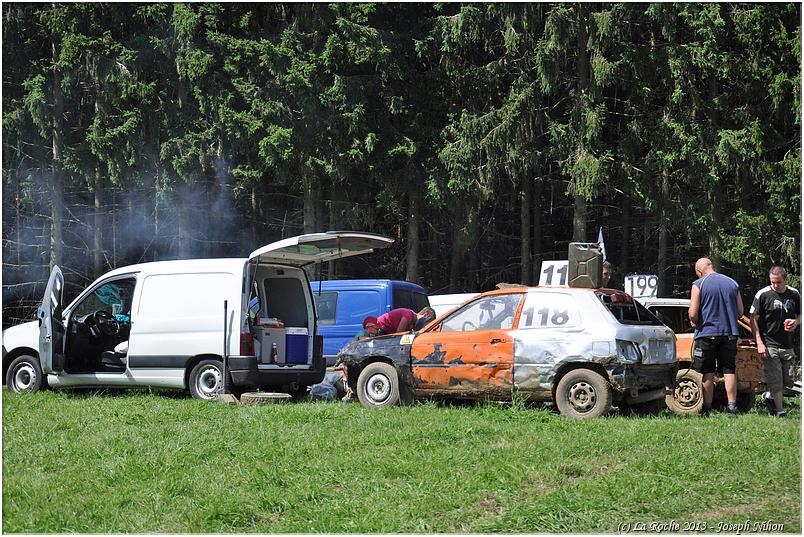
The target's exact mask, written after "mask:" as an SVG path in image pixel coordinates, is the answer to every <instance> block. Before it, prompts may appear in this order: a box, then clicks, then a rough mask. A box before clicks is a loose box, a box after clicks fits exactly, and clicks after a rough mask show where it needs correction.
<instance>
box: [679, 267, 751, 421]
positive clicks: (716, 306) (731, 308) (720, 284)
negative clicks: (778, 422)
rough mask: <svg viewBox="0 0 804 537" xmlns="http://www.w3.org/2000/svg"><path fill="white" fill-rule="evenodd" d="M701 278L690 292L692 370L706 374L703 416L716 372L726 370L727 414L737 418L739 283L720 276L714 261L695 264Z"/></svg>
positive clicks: (704, 376) (709, 407) (705, 412)
mask: <svg viewBox="0 0 804 537" xmlns="http://www.w3.org/2000/svg"><path fill="white" fill-rule="evenodd" d="M695 274H696V275H697V276H698V279H697V280H695V282H693V284H692V289H691V291H690V309H689V312H688V315H689V318H690V322H691V323H692V326H694V327H695V351H694V352H693V368H694V369H695V371H697V372H698V373H700V374H701V375H703V390H704V401H703V408H701V415H702V416H709V413H710V411H711V409H712V398H713V397H714V394H715V371H716V370H718V369H721V370H722V371H723V380H724V381H725V384H726V396H727V397H728V399H729V405H728V412H729V414H731V415H732V416H735V415H737V377H736V376H735V357H736V356H737V334H738V332H737V319H739V318H740V316H741V315H742V314H743V299H742V297H741V296H740V286H739V285H738V284H737V282H736V281H734V280H733V279H731V278H729V277H728V276H725V275H723V274H718V273H717V272H715V269H714V268H713V267H712V261H711V260H710V259H708V258H706V257H702V258H701V259H699V260H698V261H697V262H696V263H695Z"/></svg>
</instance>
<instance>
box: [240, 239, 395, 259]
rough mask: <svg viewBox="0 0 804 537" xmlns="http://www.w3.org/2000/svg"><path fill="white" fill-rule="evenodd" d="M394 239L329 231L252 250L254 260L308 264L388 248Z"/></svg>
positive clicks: (250, 257)
mask: <svg viewBox="0 0 804 537" xmlns="http://www.w3.org/2000/svg"><path fill="white" fill-rule="evenodd" d="M393 243H394V240H393V239H389V238H388V237H383V236H382V235H375V234H374V233H358V232H355V231H327V232H324V233H309V234H307V235H299V236H297V237H290V238H289V239H284V240H281V241H277V242H273V243H271V244H268V245H266V246H263V247H262V248H260V249H259V250H255V251H253V252H251V255H249V259H250V260H252V261H253V260H255V259H257V260H259V262H260V263H281V264H283V265H293V266H297V267H304V266H305V265H310V264H313V263H323V262H324V261H332V260H333V259H340V258H343V257H350V256H353V255H362V254H367V253H371V252H373V251H374V249H375V248H387V247H389V246H391V245H392V244H393Z"/></svg>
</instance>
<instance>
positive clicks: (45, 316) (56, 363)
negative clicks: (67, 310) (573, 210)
mask: <svg viewBox="0 0 804 537" xmlns="http://www.w3.org/2000/svg"><path fill="white" fill-rule="evenodd" d="M63 298H64V276H63V275H62V273H61V269H59V267H58V266H54V267H53V270H52V271H51V272H50V278H49V279H48V282H47V287H45V296H44V298H43V299H42V305H41V306H40V307H39V312H38V317H39V363H40V365H41V366H42V372H43V373H45V374H48V373H59V372H61V371H63V370H64V334H65V327H64V319H63V317H62V315H63V309H64V307H63V304H62V300H63Z"/></svg>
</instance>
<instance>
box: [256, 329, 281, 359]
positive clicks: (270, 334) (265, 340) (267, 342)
mask: <svg viewBox="0 0 804 537" xmlns="http://www.w3.org/2000/svg"><path fill="white" fill-rule="evenodd" d="M260 330H261V331H262V334H261V337H260V351H261V352H260V362H261V363H263V364H273V363H276V364H284V363H285V357H286V356H287V346H286V339H285V330H286V329H285V328H266V327H262V328H260ZM274 345H276V358H275V359H273V360H272V357H271V354H272V353H273V349H274Z"/></svg>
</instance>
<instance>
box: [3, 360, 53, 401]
mask: <svg viewBox="0 0 804 537" xmlns="http://www.w3.org/2000/svg"><path fill="white" fill-rule="evenodd" d="M26 364H28V365H30V366H31V368H32V369H33V370H34V374H35V376H36V380H35V381H34V383H33V384H31V385H30V386H29V387H28V388H26V389H24V390H21V389H19V388H18V387H17V385H16V383H15V381H14V377H15V376H16V374H17V371H18V370H19V369H20V367H21V366H24V365H26ZM6 387H7V388H8V389H9V390H11V391H13V392H21V391H27V392H38V391H39V390H45V389H47V378H46V377H45V375H44V374H43V373H42V366H41V365H40V364H39V358H37V357H35V356H31V355H29V354H23V355H22V356H17V357H16V358H14V360H13V361H12V362H11V363H10V364H9V366H8V371H6Z"/></svg>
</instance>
